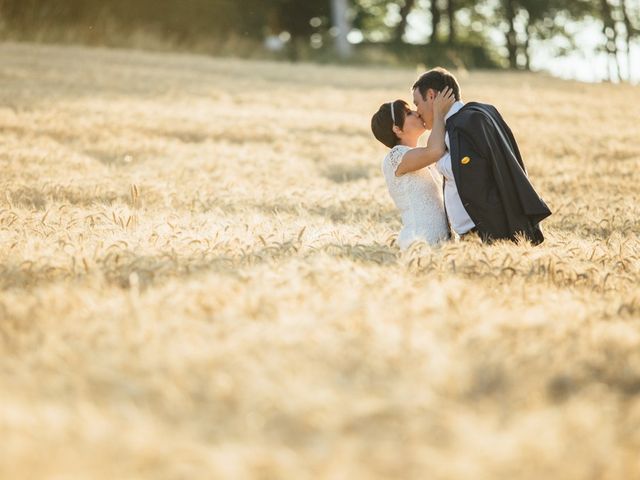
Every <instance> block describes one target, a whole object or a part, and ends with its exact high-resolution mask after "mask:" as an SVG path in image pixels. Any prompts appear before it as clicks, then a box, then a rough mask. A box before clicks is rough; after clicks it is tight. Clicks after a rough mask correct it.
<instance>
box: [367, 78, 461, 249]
mask: <svg viewBox="0 0 640 480" xmlns="http://www.w3.org/2000/svg"><path fill="white" fill-rule="evenodd" d="M454 101H455V99H454V97H453V92H452V91H451V89H449V88H447V89H445V90H443V91H441V92H440V93H439V94H438V96H437V97H436V99H435V100H434V105H433V109H434V117H433V129H432V130H431V134H430V135H429V140H428V141H427V146H426V147H418V146H417V145H418V139H419V138H420V136H421V135H422V134H423V133H424V132H425V131H426V128H425V126H424V122H423V121H422V118H420V115H419V114H418V112H416V111H414V110H411V108H410V107H409V105H408V104H407V103H406V102H405V101H403V100H396V101H395V102H391V103H385V104H383V105H382V106H381V107H380V109H379V110H378V111H377V112H376V113H375V115H374V116H373V118H372V119H371V130H372V131H373V135H374V136H375V137H376V138H377V139H378V140H379V141H380V142H382V143H383V144H384V145H386V146H387V147H389V148H390V149H391V150H390V151H389V153H388V154H387V156H386V157H385V158H384V160H383V161H382V172H383V174H384V177H385V179H386V181H387V188H388V189H389V194H390V195H391V198H392V199H393V202H394V203H395V204H396V207H398V209H399V210H400V214H401V216H402V230H401V231H400V234H399V235H398V245H399V246H400V248H401V249H403V250H404V249H406V248H407V247H408V246H409V245H411V243H413V242H414V241H420V240H422V241H426V242H428V243H430V244H431V245H435V244H437V243H439V242H442V241H444V240H447V239H449V237H450V232H449V225H448V222H447V216H446V213H445V211H444V203H443V200H442V179H441V177H440V175H439V174H438V173H437V171H435V170H433V169H434V168H435V166H429V167H427V165H431V164H433V163H434V162H435V161H436V160H438V159H439V158H440V157H442V156H443V155H444V154H445V153H446V152H445V148H446V147H445V142H444V137H445V122H444V117H445V115H446V113H447V112H448V111H449V109H450V108H451V106H452V105H453V103H454Z"/></svg>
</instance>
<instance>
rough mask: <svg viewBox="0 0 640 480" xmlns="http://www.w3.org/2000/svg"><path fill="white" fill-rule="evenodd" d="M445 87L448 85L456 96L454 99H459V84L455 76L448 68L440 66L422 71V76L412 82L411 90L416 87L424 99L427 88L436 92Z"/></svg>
mask: <svg viewBox="0 0 640 480" xmlns="http://www.w3.org/2000/svg"><path fill="white" fill-rule="evenodd" d="M445 87H450V88H451V90H453V95H454V96H455V97H456V100H460V85H459V84H458V80H456V77H454V76H453V74H452V73H451V72H449V71H448V70H446V69H444V68H442V67H436V68H434V69H432V70H429V71H428V72H427V73H423V74H422V76H421V77H420V78H419V79H418V80H416V83H414V84H413V88H412V89H411V90H412V91H413V90H415V89H416V88H417V89H418V91H419V92H420V95H422V98H423V99H424V98H425V96H426V95H427V90H429V89H432V90H435V91H436V92H441V91H442V90H444V89H445Z"/></svg>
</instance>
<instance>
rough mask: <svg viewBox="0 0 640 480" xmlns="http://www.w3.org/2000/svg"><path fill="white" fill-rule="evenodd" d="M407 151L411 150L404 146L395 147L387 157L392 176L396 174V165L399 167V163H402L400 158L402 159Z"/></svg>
mask: <svg viewBox="0 0 640 480" xmlns="http://www.w3.org/2000/svg"><path fill="white" fill-rule="evenodd" d="M409 150H411V148H410V147H407V146H405V145H397V146H395V147H393V148H392V149H391V151H390V152H389V154H388V155H387V163H388V166H389V170H390V171H391V173H393V175H395V174H396V170H397V169H398V165H400V162H402V157H404V154H405V153H407V152H408V151H409Z"/></svg>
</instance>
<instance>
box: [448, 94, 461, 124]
mask: <svg viewBox="0 0 640 480" xmlns="http://www.w3.org/2000/svg"><path fill="white" fill-rule="evenodd" d="M462 107H464V102H463V101H462V100H458V101H457V102H455V103H454V104H453V105H451V108H450V109H449V111H448V112H447V114H446V115H445V116H444V121H445V123H446V122H447V120H449V118H451V117H453V116H454V115H455V114H456V113H458V112H459V111H460V109H461V108H462Z"/></svg>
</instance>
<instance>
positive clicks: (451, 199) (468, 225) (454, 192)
mask: <svg viewBox="0 0 640 480" xmlns="http://www.w3.org/2000/svg"><path fill="white" fill-rule="evenodd" d="M463 106H464V103H463V102H462V101H457V102H456V103H454V104H453V105H452V106H451V109H449V112H448V113H447V114H446V115H445V117H444V121H445V122H446V121H447V120H448V119H449V117H451V116H453V115H455V114H456V113H458V112H459V111H460V109H461V108H462V107H463ZM444 143H445V145H446V146H447V153H445V154H444V156H443V157H442V158H441V159H440V160H438V161H437V162H436V168H437V169H438V172H440V175H442V176H443V177H444V204H445V207H446V208H447V216H448V217H449V223H450V224H451V228H452V229H453V231H454V232H456V233H457V234H458V235H464V234H465V233H467V232H468V231H469V230H471V229H472V228H473V227H475V226H476V225H475V223H473V220H471V217H469V214H468V213H467V211H466V210H465V208H464V206H463V205H462V200H460V194H459V193H458V187H457V186H456V181H455V179H454V178H453V170H452V168H451V155H450V154H449V151H450V149H451V145H450V144H449V134H448V133H445V136H444Z"/></svg>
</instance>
